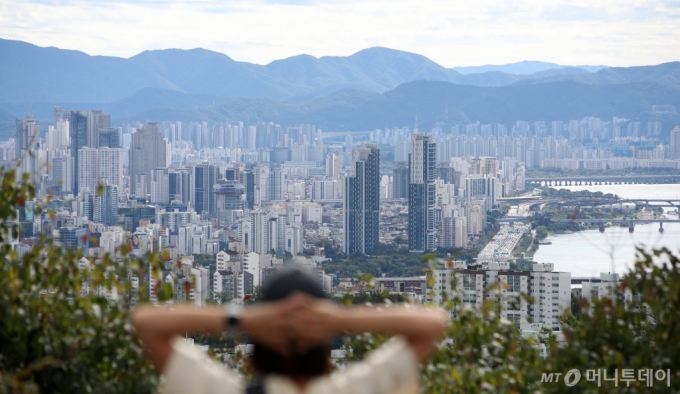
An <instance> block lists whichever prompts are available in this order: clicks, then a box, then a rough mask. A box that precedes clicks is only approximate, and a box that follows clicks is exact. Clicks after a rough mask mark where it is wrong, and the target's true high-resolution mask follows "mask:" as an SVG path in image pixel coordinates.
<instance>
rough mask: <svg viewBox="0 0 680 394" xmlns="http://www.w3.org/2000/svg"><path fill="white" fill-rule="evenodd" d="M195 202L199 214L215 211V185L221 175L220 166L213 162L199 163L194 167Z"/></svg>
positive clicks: (209, 213) (210, 213)
mask: <svg viewBox="0 0 680 394" xmlns="http://www.w3.org/2000/svg"><path fill="white" fill-rule="evenodd" d="M193 172H194V179H193V181H194V190H193V192H194V198H193V203H194V207H195V208H196V213H198V214H199V215H206V214H208V215H212V214H213V213H215V208H216V205H215V193H214V190H213V186H214V185H215V184H216V183H217V180H218V179H219V178H220V177H219V168H218V167H217V166H215V165H212V164H207V163H205V164H199V165H197V166H196V167H194V171H193Z"/></svg>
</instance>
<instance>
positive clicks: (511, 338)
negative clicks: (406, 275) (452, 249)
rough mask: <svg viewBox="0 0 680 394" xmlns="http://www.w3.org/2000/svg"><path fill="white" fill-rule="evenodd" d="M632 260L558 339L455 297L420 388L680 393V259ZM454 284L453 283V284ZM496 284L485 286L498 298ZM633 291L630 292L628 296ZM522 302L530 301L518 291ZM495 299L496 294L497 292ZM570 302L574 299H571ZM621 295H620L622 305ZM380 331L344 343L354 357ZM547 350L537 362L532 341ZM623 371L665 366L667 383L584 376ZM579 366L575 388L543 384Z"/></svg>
mask: <svg viewBox="0 0 680 394" xmlns="http://www.w3.org/2000/svg"><path fill="white" fill-rule="evenodd" d="M638 257H639V258H638V262H637V263H636V264H635V267H634V269H633V270H632V271H631V272H629V273H628V274H627V275H626V276H625V279H624V280H623V283H622V285H621V286H619V287H618V288H615V289H613V290H612V294H611V297H610V298H602V299H596V300H595V301H594V302H593V303H592V304H588V303H587V302H586V301H584V300H583V299H581V300H580V301H578V300H577V303H578V310H579V311H578V312H579V314H580V318H576V317H575V316H574V314H572V313H571V311H566V312H565V314H564V316H563V318H562V320H563V334H564V337H565V341H566V342H558V338H557V335H556V334H555V333H554V332H552V331H551V330H550V329H543V330H541V331H540V332H539V333H538V335H537V336H536V337H535V339H534V338H533V337H529V338H523V337H522V335H521V333H520V330H519V329H518V327H517V326H516V325H515V324H514V323H511V322H508V321H507V320H503V319H501V318H500V316H501V311H502V306H501V303H500V302H499V301H495V300H492V299H487V300H485V301H484V304H483V305H482V307H481V308H480V309H479V310H476V309H468V308H464V307H462V303H461V300H460V299H459V298H454V299H452V300H448V301H446V302H445V304H444V306H445V307H446V308H447V309H448V310H449V311H450V312H451V314H452V316H453V318H452V320H451V325H450V326H449V328H448V329H447V331H446V337H445V339H444V340H443V341H442V343H441V344H440V345H439V347H438V349H437V350H436V351H435V352H434V354H433V356H432V358H431V359H430V361H429V363H428V364H427V365H425V366H424V367H423V369H422V385H423V389H424V391H425V392H427V393H539V392H540V393H572V392H579V393H606V392H616V393H620V392H621V393H650V392H651V393H668V392H677V391H678V390H680V348H678V346H676V345H677V343H678V342H679V341H680V330H678V326H679V325H680V313H679V310H678V308H680V260H679V259H678V258H677V257H676V256H674V255H673V254H672V253H671V252H670V251H668V250H666V249H662V250H657V251H655V252H654V253H653V254H646V253H645V252H644V251H643V250H642V249H639V250H638ZM452 286H453V287H454V288H455V286H456V283H455V280H454V281H453V282H452ZM499 288H500V286H499V284H492V285H491V286H490V287H489V288H488V289H487V291H490V292H495V293H496V294H497V295H500V294H499V293H498V289H499ZM631 294H632V295H637V296H632V297H631ZM524 298H525V299H526V300H527V302H531V301H532V300H531V299H530V298H529V297H526V296H524ZM499 299H502V297H500V298H499ZM575 300H576V299H575ZM623 300H626V301H625V302H623ZM385 339H386V338H385V337H383V336H371V335H367V334H364V335H360V336H356V337H354V338H352V339H351V340H350V341H348V342H347V343H346V346H348V347H350V348H352V349H353V356H352V357H353V358H354V359H361V358H363V357H364V356H365V355H366V354H367V353H368V351H370V350H371V349H373V348H375V347H376V346H379V345H380V344H381V343H382V342H384V341H385ZM539 344H544V345H546V346H547V348H548V350H549V355H548V357H547V358H546V359H541V358H540V357H539V353H538V351H537V345H539ZM623 369H632V370H634V373H635V378H636V379H637V377H638V376H637V374H638V372H637V371H638V370H647V369H652V370H653V372H656V371H658V370H663V371H670V374H671V377H670V380H669V381H670V387H669V386H668V385H667V382H666V381H665V380H664V381H663V382H659V381H655V382H654V386H653V387H649V386H648V385H647V382H646V381H644V380H635V381H633V382H631V383H630V385H629V386H627V385H626V384H625V383H622V382H619V385H618V387H616V386H614V382H612V381H601V382H600V384H599V385H598V383H597V381H588V380H587V379H586V374H587V371H588V370H606V371H607V374H608V376H609V377H610V378H611V377H612V376H613V373H614V371H615V370H617V371H618V373H619V377H620V376H621V371H622V370H623ZM571 370H578V371H579V372H580V374H581V379H580V381H579V382H578V383H577V384H576V386H575V387H569V386H566V385H565V383H564V381H563V380H559V381H557V382H556V381H555V380H553V381H552V382H547V381H546V382H542V378H543V376H544V374H550V373H553V374H555V373H560V374H562V375H561V376H562V377H563V376H564V374H566V373H567V372H568V371H571Z"/></svg>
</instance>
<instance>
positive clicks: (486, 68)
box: [451, 60, 608, 75]
mask: <svg viewBox="0 0 680 394" xmlns="http://www.w3.org/2000/svg"><path fill="white" fill-rule="evenodd" d="M607 67H608V66H563V65H560V64H557V63H549V62H540V61H536V60H524V61H521V62H517V63H509V64H499V65H495V64H485V65H483V66H464V67H452V68H451V70H455V71H458V72H459V73H461V74H463V75H468V74H480V73H486V72H490V71H499V72H504V73H506V74H517V75H530V74H535V73H538V72H541V71H546V70H555V69H561V68H580V69H582V70H583V71H586V72H595V71H599V70H601V69H603V68H607Z"/></svg>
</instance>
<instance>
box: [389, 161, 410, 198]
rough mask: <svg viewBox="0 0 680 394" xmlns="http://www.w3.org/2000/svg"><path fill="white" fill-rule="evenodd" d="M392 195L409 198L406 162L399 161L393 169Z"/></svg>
mask: <svg viewBox="0 0 680 394" xmlns="http://www.w3.org/2000/svg"><path fill="white" fill-rule="evenodd" d="M392 197H393V198H408V167H407V166H406V163H404V162H398V163H397V166H396V167H395V168H394V169H393V170H392Z"/></svg>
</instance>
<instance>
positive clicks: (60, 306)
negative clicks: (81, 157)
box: [0, 170, 159, 393]
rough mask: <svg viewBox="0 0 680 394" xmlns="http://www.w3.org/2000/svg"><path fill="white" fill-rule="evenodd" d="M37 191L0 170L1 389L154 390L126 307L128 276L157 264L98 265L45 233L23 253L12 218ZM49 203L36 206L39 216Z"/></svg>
mask: <svg viewBox="0 0 680 394" xmlns="http://www.w3.org/2000/svg"><path fill="white" fill-rule="evenodd" d="M33 195H34V189H33V186H32V185H31V184H30V183H29V182H28V179H27V178H24V179H23V180H22V182H21V183H17V182H16V181H15V172H14V170H2V190H1V191H0V255H1V256H2V258H3V261H2V262H1V263H0V294H2V297H0V316H2V319H0V393H33V392H50V393H129V392H135V393H145V392H153V391H154V390H155V387H156V384H157V377H156V374H155V373H154V372H153V370H152V367H151V365H150V364H149V363H148V361H147V360H146V358H145V357H143V355H142V351H141V349H140V348H139V347H138V346H137V345H136V344H135V342H134V340H133V336H132V333H131V332H130V325H129V322H128V313H129V307H128V305H129V304H130V303H133V302H135V301H137V299H136V298H133V293H132V292H131V286H132V282H131V281H129V280H127V279H128V278H129V277H133V276H136V277H137V278H143V277H144V272H145V270H146V269H148V267H149V266H151V267H155V268H154V270H155V269H157V268H158V266H159V264H157V261H156V260H155V259H153V257H152V258H151V260H150V261H149V264H140V262H138V261H130V260H122V261H113V260H112V259H111V258H110V257H109V256H106V257H104V258H103V259H101V261H98V262H96V263H95V262H94V261H92V260H84V259H82V257H83V256H82V253H81V251H78V252H73V251H70V250H63V249H61V248H59V247H58V246H57V245H55V244H54V243H53V241H52V240H51V239H49V238H46V237H41V238H40V240H39V242H38V244H37V245H35V246H34V247H32V248H31V249H30V250H29V251H28V252H26V253H25V254H24V255H23V256H22V257H20V256H19V255H18V254H17V252H16V251H15V250H14V249H13V248H12V245H11V241H12V239H14V238H15V237H16V236H17V234H18V233H19V227H18V225H17V224H15V222H14V219H15V217H16V213H17V210H18V209H23V207H24V206H25V204H27V201H29V200H30V199H32V198H33ZM48 202H49V200H48V199H44V200H43V201H41V202H40V203H39V204H36V205H37V206H36V215H40V214H41V213H42V212H43V208H42V207H43V206H46V205H47V203H48ZM46 214H47V215H48V216H49V217H53V215H54V214H53V213H52V212H51V211H47V212H46ZM124 249H127V247H126V248H124ZM123 279H124V280H123ZM140 287H142V286H141V285H140ZM116 295H117V297H116ZM140 297H142V298H144V297H145V294H144V292H141V294H140Z"/></svg>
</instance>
